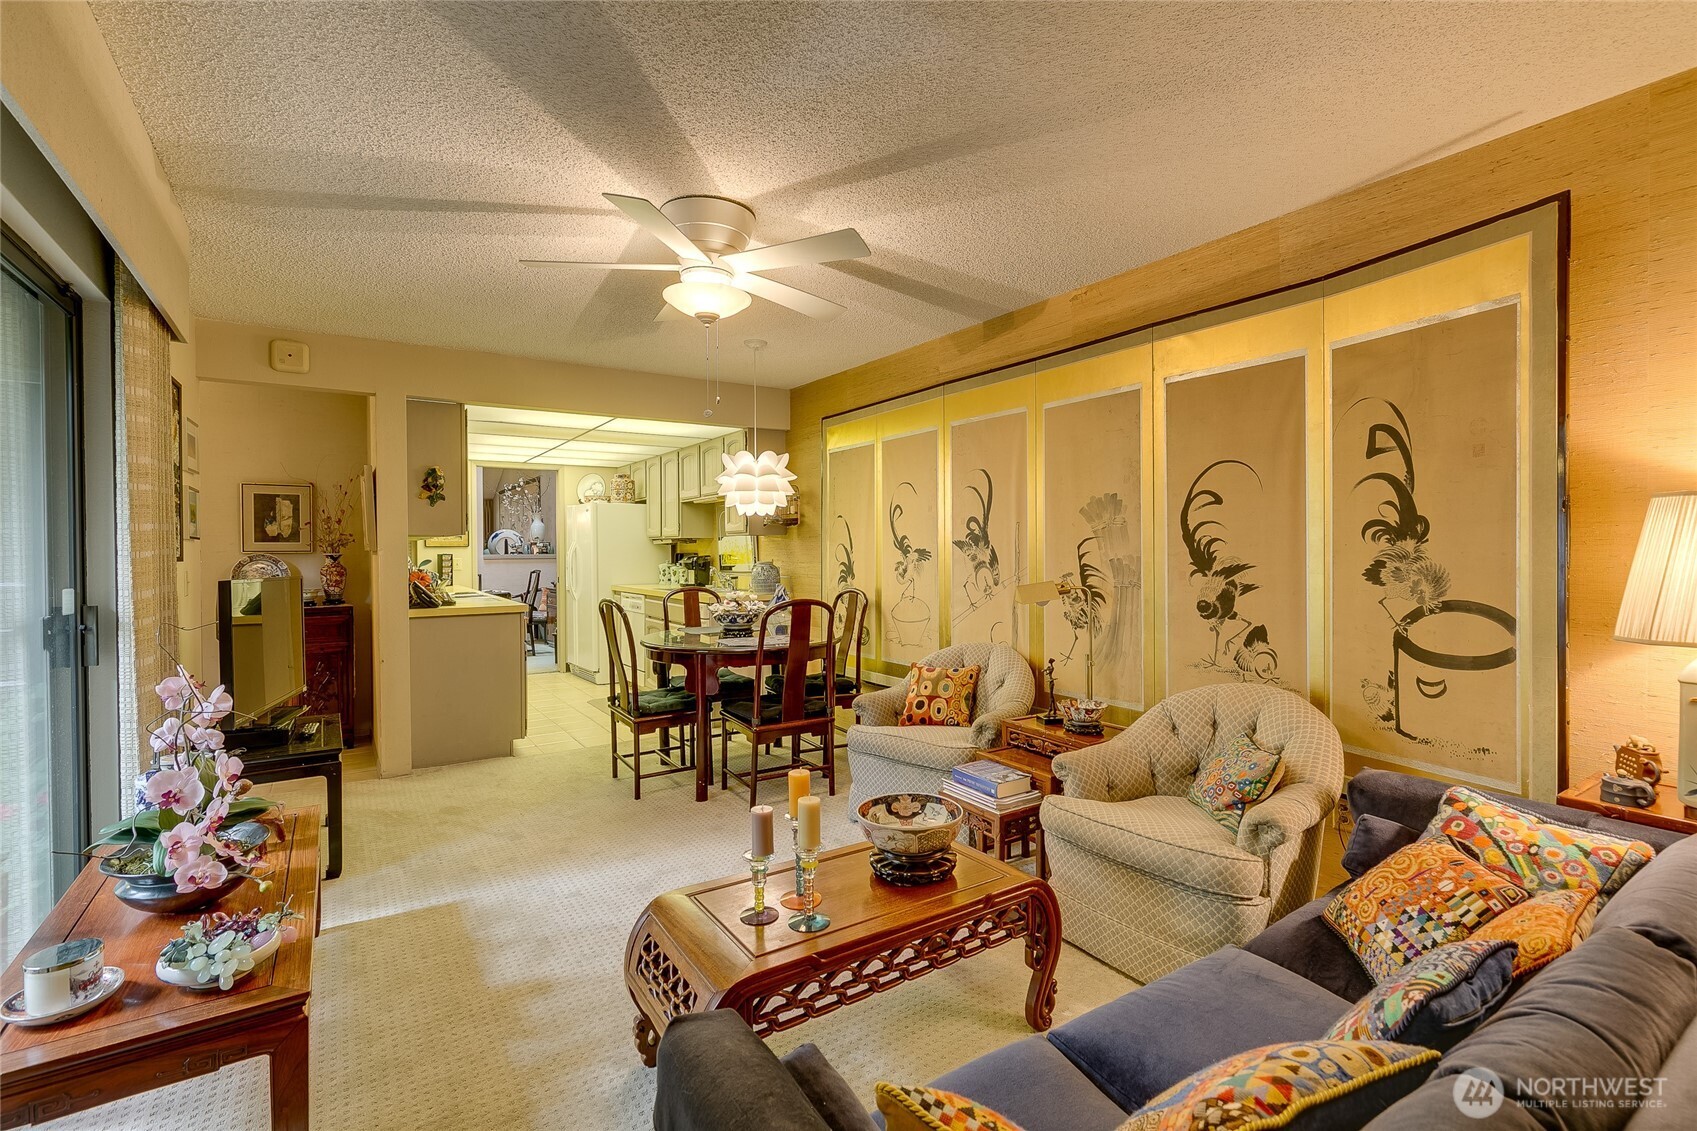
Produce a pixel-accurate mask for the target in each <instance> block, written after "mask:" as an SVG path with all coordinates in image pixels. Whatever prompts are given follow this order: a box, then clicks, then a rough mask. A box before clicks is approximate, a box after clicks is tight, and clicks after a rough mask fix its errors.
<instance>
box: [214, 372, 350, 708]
mask: <svg viewBox="0 0 1697 1131" xmlns="http://www.w3.org/2000/svg"><path fill="white" fill-rule="evenodd" d="M200 405H201V407H200V415H199V417H197V419H198V420H199V421H200V453H201V454H200V468H201V473H200V480H201V484H202V486H201V492H200V532H201V540H200V542H199V543H198V549H199V552H200V554H201V561H202V564H203V566H204V569H203V576H204V578H205V582H204V584H202V585H200V586H199V587H198V590H197V591H196V592H194V593H192V595H191V598H192V599H191V601H189V602H187V603H180V607H181V608H182V609H183V610H184V612H183V616H184V618H185V620H184V623H185V624H202V625H211V624H213V623H214V622H215V621H216V619H217V615H218V582H219V581H220V580H221V579H224V578H227V577H229V576H230V567H231V566H233V565H235V563H236V562H237V561H238V560H239V559H240V558H242V557H243V556H244V551H243V550H242V539H241V524H242V514H241V485H242V484H243V483H311V484H313V486H314V487H316V488H317V490H318V497H319V502H320V504H322V503H323V494H324V492H325V491H327V490H330V489H331V488H333V487H335V486H336V485H337V484H338V483H346V482H348V481H349V480H350V479H354V478H355V477H357V476H358V475H359V474H360V469H361V468H363V467H364V466H365V465H366V464H367V463H368V462H370V461H369V458H368V457H367V455H366V442H367V438H366V437H367V424H366V398H365V397H360V396H352V395H349V394H345V393H318V392H312V391H309V390H306V389H289V388H272V387H265V386H259V385H237V384H231V383H229V382H225V381H205V382H202V383H201V386H200ZM356 489H357V488H356ZM314 521H316V516H314ZM358 521H359V519H358V516H357V515H356V516H355V523H356V525H355V528H354V529H355V533H356V534H357V533H358V531H359V527H358V525H357V523H358ZM278 556H279V557H282V558H283V560H284V561H286V562H288V563H289V565H291V566H293V567H294V568H295V570H297V571H298V572H299V573H300V575H301V583H302V585H303V586H304V587H305V588H306V589H309V590H311V589H316V588H318V587H319V585H320V581H319V575H318V574H319V568H320V567H321V566H322V565H323V564H324V556H323V554H322V553H313V554H286V555H278ZM342 562H343V564H344V565H346V566H347V567H348V585H347V602H348V604H350V605H352V606H353V610H354V653H355V656H356V660H357V664H356V671H355V675H354V682H355V687H356V696H355V702H354V719H353V726H354V731H355V733H358V734H369V733H371V718H372V701H373V697H372V688H371V679H372V667H371V589H372V587H371V566H372V553H371V550H370V549H369V548H367V547H365V546H364V545H363V539H361V540H360V541H357V542H355V543H354V545H352V546H350V547H348V549H347V550H346V551H345V552H344V553H343V554H342ZM189 617H194V618H197V619H195V620H192V621H191V620H188V619H187V618H189ZM197 635H198V636H199V639H200V646H201V649H202V654H203V656H204V663H203V672H204V674H205V675H206V676H207V677H208V678H212V679H216V678H217V675H218V647H217V644H218V637H217V633H216V632H215V631H214V630H213V629H211V628H206V629H203V630H201V631H200V632H199V633H198V634H197ZM237 706H240V704H239V703H238V704H237ZM350 737H351V736H350Z"/></svg>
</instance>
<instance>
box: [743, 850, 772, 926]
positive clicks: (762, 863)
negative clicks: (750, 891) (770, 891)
mask: <svg viewBox="0 0 1697 1131" xmlns="http://www.w3.org/2000/svg"><path fill="white" fill-rule="evenodd" d="M742 858H743V859H744V860H746V861H748V870H749V873H750V874H751V875H752V876H753V879H754V906H753V907H748V908H744V909H743V913H742V915H741V919H742V921H743V922H744V923H747V924H748V925H749V926H751V927H764V926H765V925H766V924H768V923H776V922H777V921H778V909H777V908H776V907H768V906H766V866H767V865H768V864H770V863H771V861H772V857H770V856H756V855H754V853H752V852H745V853H743V854H742Z"/></svg>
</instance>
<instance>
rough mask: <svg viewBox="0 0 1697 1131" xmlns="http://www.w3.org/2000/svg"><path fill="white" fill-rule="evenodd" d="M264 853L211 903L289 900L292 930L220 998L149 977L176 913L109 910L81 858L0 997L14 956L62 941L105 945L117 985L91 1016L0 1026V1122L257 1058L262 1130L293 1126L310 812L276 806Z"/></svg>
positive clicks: (312, 854)
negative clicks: (262, 879)
mask: <svg viewBox="0 0 1697 1131" xmlns="http://www.w3.org/2000/svg"><path fill="white" fill-rule="evenodd" d="M281 825H282V833H281V836H280V837H279V835H278V834H277V833H276V832H273V834H272V841H271V843H270V846H269V850H268V863H269V867H270V871H269V873H268V878H269V879H270V880H271V881H272V887H271V890H270V891H267V892H264V893H261V892H260V890H259V888H258V886H257V885H255V884H251V883H249V884H243V885H242V886H241V887H240V888H238V889H237V890H236V891H235V892H233V893H232V894H230V895H227V896H225V897H224V898H223V899H222V900H220V901H219V902H218V904H217V908H216V909H217V910H221V911H228V912H237V911H245V910H247V909H248V908H250V907H255V906H262V907H265V908H272V907H276V906H278V905H279V904H281V903H282V902H283V901H284V900H285V899H288V900H291V902H292V906H293V907H294V909H295V910H296V911H298V912H300V913H301V916H302V918H301V919H298V920H295V921H294V922H295V925H296V926H297V927H298V928H299V933H298V934H297V935H296V937H295V939H294V941H292V942H288V943H284V944H283V946H281V947H280V948H279V949H278V951H277V953H276V954H275V955H273V956H272V957H270V958H268V959H266V960H265V961H264V962H262V963H260V964H259V966H258V967H257V968H255V970H254V971H253V972H252V973H251V974H249V975H248V976H247V977H246V978H244V979H242V980H241V981H240V982H238V983H236V986H235V988H233V989H231V990H229V991H227V992H217V991H196V990H185V989H179V988H178V987H175V986H168V985H166V984H165V983H164V982H161V981H160V980H159V979H158V978H157V977H156V976H155V975H154V973H153V964H154V961H155V960H156V959H157V958H158V957H159V951H160V950H161V948H163V947H164V945H165V944H166V943H167V942H169V941H171V939H173V938H175V937H177V935H178V933H179V932H180V930H181V928H182V925H183V923H184V922H185V921H186V920H187V919H188V916H186V915H150V914H148V913H146V912H142V911H135V910H132V909H131V908H129V907H126V906H124V905H123V904H122V903H119V902H118V900H117V897H116V896H114V895H113V894H112V888H113V887H114V886H116V884H117V882H118V881H117V880H115V879H112V878H111V877H109V876H105V875H102V874H101V872H100V869H99V867H98V866H97V865H96V864H94V863H93V862H91V863H89V864H88V865H87V866H86V867H84V868H83V870H82V874H81V875H79V876H78V877H77V878H76V881H75V882H74V883H72V884H71V888H70V890H69V891H67V892H66V893H65V896H64V898H63V899H61V900H60V901H59V902H58V903H57V904H56V905H55V906H54V908H53V910H52V912H50V913H49V914H48V916H47V920H46V921H45V922H44V923H42V925H41V928H40V929H39V930H38V931H36V932H35V934H34V935H33V936H32V937H31V938H30V940H29V942H28V943H27V944H26V945H25V946H24V949H23V950H22V951H20V952H19V954H18V957H17V958H16V959H14V960H13V962H12V964H11V966H10V967H8V968H7V970H6V973H5V977H4V980H3V981H0V992H4V993H5V994H8V995H9V994H12V993H15V992H16V991H17V989H18V988H19V987H20V986H21V985H23V960H24V958H25V957H26V956H28V955H30V954H33V953H35V952H36V951H37V950H40V949H41V948H42V947H46V946H52V945H54V944H56V943H60V942H64V941H65V940H66V939H74V938H82V937H85V936H90V935H92V936H94V937H96V938H100V939H104V940H106V964H107V965H108V966H118V967H122V968H123V971H124V987H123V989H122V991H121V992H120V993H119V994H118V995H117V996H115V997H114V998H112V999H110V1000H108V1001H106V1002H104V1003H102V1004H101V1005H100V1007H99V1008H98V1009H96V1010H94V1011H93V1012H92V1013H87V1014H84V1015H83V1016H82V1017H79V1018H76V1019H75V1020H72V1021H67V1022H65V1023H64V1024H62V1025H49V1026H44V1027H42V1028H39V1029H21V1028H19V1027H18V1026H16V1025H8V1026H6V1028H5V1030H4V1032H0V1128H13V1127H27V1126H29V1125H31V1124H36V1123H45V1122H47V1121H48V1120H51V1119H55V1118H58V1117H59V1116H63V1115H70V1114H72V1113H74V1112H79V1111H86V1110H88V1109H89V1108H92V1107H97V1106H99V1105H100V1104H104V1103H110V1102H111V1101H113V1100H118V1099H123V1098H124V1097H125V1096H133V1095H135V1094H136V1093H138V1092H146V1091H151V1090H152V1089H154V1088H159V1087H163V1086H164V1085H166V1084H174V1083H177V1082H178V1081H181V1080H187V1079H190V1078H192V1077H195V1076H204V1075H206V1074H207V1073H208V1072H215V1071H217V1070H218V1069H220V1068H222V1067H224V1066H225V1065H227V1064H233V1063H235V1062H236V1061H238V1060H246V1059H248V1058H249V1057H254V1056H268V1057H270V1058H271V1126H272V1128H273V1131H307V1129H308V1106H309V1098H310V1097H309V1091H308V1077H307V1061H308V1056H307V1032H308V1029H307V1011H308V1006H309V1004H310V1001H311V997H312V941H313V936H314V935H315V934H316V933H317V923H318V810H317V809H316V808H305V809H289V810H285V811H284V813H283V815H282V818H281Z"/></svg>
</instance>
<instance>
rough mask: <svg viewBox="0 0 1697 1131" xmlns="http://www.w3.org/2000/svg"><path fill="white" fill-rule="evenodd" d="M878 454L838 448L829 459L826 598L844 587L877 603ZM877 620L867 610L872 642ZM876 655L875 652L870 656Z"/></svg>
mask: <svg viewBox="0 0 1697 1131" xmlns="http://www.w3.org/2000/svg"><path fill="white" fill-rule="evenodd" d="M876 455H877V450H876V448H875V447H874V446H873V445H872V444H871V443H863V444H856V445H854V446H852V447H846V448H838V449H834V450H833V451H831V452H830V453H829V455H828V457H827V459H828V461H829V479H828V483H829V486H830V495H829V497H828V498H827V500H826V503H827V506H826V514H827V516H828V520H829V521H828V523H827V525H826V533H825V547H826V556H827V564H826V581H827V582H828V584H827V585H826V587H825V599H826V600H831V599H832V598H834V597H835V596H836V595H837V594H838V593H840V592H841V591H842V590H844V589H859V590H860V591H861V592H863V593H865V594H866V595H867V597H868V599H869V600H875V599H876V595H877V592H878V581H877V577H878V568H877V553H878V547H877V545H876V542H877V531H878V518H877V509H876V508H877V506H878V498H877V493H876V491H875V489H874V480H873V473H874V468H875V462H876ZM876 619H877V618H876V615H875V611H874V610H873V609H870V608H869V609H868V610H867V615H866V625H867V630H866V631H867V634H868V642H869V640H870V639H875V634H876V632H877V628H876ZM875 652H876V650H875V649H874V650H872V651H871V652H869V653H868V655H872V654H875Z"/></svg>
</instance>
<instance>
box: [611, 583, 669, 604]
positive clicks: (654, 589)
mask: <svg viewBox="0 0 1697 1131" xmlns="http://www.w3.org/2000/svg"><path fill="white" fill-rule="evenodd" d="M676 588H677V586H675V585H654V584H652V583H650V584H640V583H634V582H633V583H632V584H630V585H615V586H613V592H615V593H640V594H642V595H643V596H644V597H657V598H659V599H660V600H665V598H666V594H668V593H670V592H671V591H672V590H673V589H676Z"/></svg>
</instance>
